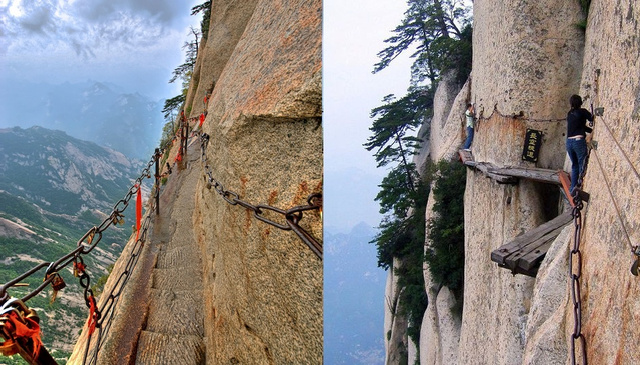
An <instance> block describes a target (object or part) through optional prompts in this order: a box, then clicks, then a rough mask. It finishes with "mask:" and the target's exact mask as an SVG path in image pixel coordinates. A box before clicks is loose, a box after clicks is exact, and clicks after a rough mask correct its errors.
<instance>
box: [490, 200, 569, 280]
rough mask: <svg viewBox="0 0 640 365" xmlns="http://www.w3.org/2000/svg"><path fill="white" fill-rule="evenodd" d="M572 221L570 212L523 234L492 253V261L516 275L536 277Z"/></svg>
mask: <svg viewBox="0 0 640 365" xmlns="http://www.w3.org/2000/svg"><path fill="white" fill-rule="evenodd" d="M572 219H573V216H572V215H571V212H570V211H568V212H565V213H563V214H561V215H559V216H557V217H556V218H554V219H552V220H550V221H548V222H546V223H543V224H541V225H540V226H538V227H536V228H534V229H532V230H530V231H528V232H525V233H524V234H521V235H520V236H518V237H516V238H514V239H513V240H512V241H511V242H509V243H507V244H505V245H503V246H501V247H499V248H498V249H496V250H494V251H493V252H491V261H493V262H496V263H497V264H498V265H499V266H500V267H505V268H508V269H510V270H511V271H512V272H513V273H514V274H518V273H520V274H525V275H529V276H535V275H536V274H537V271H538V266H539V264H540V262H541V261H542V259H543V258H544V256H545V255H546V254H547V250H548V249H549V247H550V246H551V243H553V240H555V238H556V237H557V236H558V235H559V234H560V232H561V231H562V229H563V228H564V227H565V226H566V225H567V224H569V223H570V222H571V220H572Z"/></svg>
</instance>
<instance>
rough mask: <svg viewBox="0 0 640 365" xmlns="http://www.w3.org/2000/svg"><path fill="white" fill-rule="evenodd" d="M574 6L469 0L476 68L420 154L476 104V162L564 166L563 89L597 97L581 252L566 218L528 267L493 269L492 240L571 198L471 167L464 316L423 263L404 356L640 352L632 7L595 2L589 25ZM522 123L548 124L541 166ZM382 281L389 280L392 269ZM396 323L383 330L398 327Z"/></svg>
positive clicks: (633, 359)
mask: <svg viewBox="0 0 640 365" xmlns="http://www.w3.org/2000/svg"><path fill="white" fill-rule="evenodd" d="M583 15H584V14H583V13H582V9H581V7H580V4H579V2H578V1H574V2H562V3H560V2H555V1H535V2H534V1H529V0H518V1H512V2H504V1H482V2H479V1H478V2H475V3H474V36H473V42H474V43H473V46H474V47H473V49H474V55H473V56H474V57H473V60H474V61H473V71H472V77H471V79H470V81H469V85H468V87H463V89H462V90H461V91H460V92H459V93H458V95H457V96H456V98H460V99H461V101H460V103H458V102H455V103H454V104H453V106H445V107H444V108H443V109H442V110H441V111H439V112H436V113H434V114H436V115H438V114H440V115H445V116H447V115H448V117H447V119H446V123H444V124H443V120H438V121H434V122H432V123H431V124H430V126H429V128H431V133H430V136H431V139H430V141H429V147H430V151H431V152H430V153H431V155H430V156H429V158H430V159H432V160H439V159H440V158H447V159H450V158H452V157H454V158H455V148H454V149H453V150H452V149H450V148H447V146H448V145H449V143H448V142H447V138H443V137H446V136H455V140H456V141H457V143H455V145H456V146H459V145H460V144H461V143H462V137H463V134H464V133H463V132H464V130H463V127H464V126H463V124H462V122H461V120H460V116H461V115H463V113H464V110H465V102H472V103H475V104H476V111H477V112H478V114H479V117H480V120H479V121H478V123H477V125H476V135H475V138H474V141H473V144H472V154H473V157H474V158H475V161H478V162H490V163H493V164H495V165H498V166H518V167H521V168H529V167H539V168H545V169H551V170H558V169H564V170H565V171H568V170H570V168H569V165H570V164H569V163H568V159H567V158H566V152H565V139H566V121H565V120H564V117H565V116H566V113H567V111H568V110H569V103H568V100H569V97H570V95H571V94H580V95H582V96H583V98H584V99H585V106H587V108H588V106H589V104H593V107H594V108H599V107H602V108H604V115H603V116H601V117H596V122H595V130H594V139H595V140H597V141H598V142H599V144H598V148H597V149H596V150H592V151H591V155H590V156H591V158H590V162H589V165H588V169H587V174H586V177H585V181H584V189H585V191H586V192H588V193H589V194H590V198H589V201H588V203H586V204H585V205H584V208H583V209H582V221H581V224H580V225H579V226H580V227H581V228H582V231H581V235H580V236H578V237H580V238H581V241H580V242H579V245H578V247H579V249H580V254H578V255H579V257H575V256H576V255H571V254H570V249H574V248H575V247H576V246H575V242H574V237H575V235H574V229H575V227H574V225H569V226H567V227H566V228H565V229H564V230H563V231H562V233H561V234H560V235H558V237H557V238H556V239H555V241H554V242H553V244H552V245H551V247H549V251H548V252H547V254H546V256H545V258H544V260H543V262H542V264H541V266H540V269H539V271H538V273H537V275H536V277H535V278H532V277H528V276H523V275H513V274H512V273H511V272H510V271H508V270H505V269H503V268H499V267H497V265H496V264H495V263H494V262H492V261H491V259H490V257H491V252H492V251H493V250H495V249H497V248H499V247H500V246H502V245H504V244H506V243H507V242H510V241H511V240H513V238H514V237H516V236H518V235H520V234H522V233H523V232H526V231H528V230H530V229H533V228H535V227H537V226H538V225H540V224H541V223H544V222H546V221H548V220H549V219H550V218H552V217H553V214H550V212H554V211H557V212H562V211H563V209H567V208H566V203H563V202H562V201H559V200H558V199H556V198H554V196H555V195H554V194H555V193H554V194H551V189H550V188H548V186H545V184H541V183H538V182H532V181H527V180H524V179H520V180H519V181H518V182H517V183H514V184H498V183H496V182H495V181H493V180H491V179H488V178H487V177H486V176H485V175H484V174H483V173H481V172H478V171H476V170H473V169H469V170H468V171H467V180H466V181H467V183H466V192H465V196H464V200H465V209H464V210H465V220H464V228H465V275H464V278H465V283H464V285H465V288H464V298H463V303H464V307H463V313H462V318H461V319H456V318H455V317H452V316H451V308H452V307H453V306H455V305H456V301H455V299H454V298H452V297H451V295H450V290H449V289H448V288H446V287H442V286H441V285H439V283H437V282H434V280H433V278H431V275H430V273H429V270H426V268H425V270H424V273H425V275H424V276H425V291H426V293H427V295H428V296H429V307H428V308H427V311H426V312H425V314H424V317H423V321H422V331H421V335H420V343H419V344H417V346H419V357H418V356H417V351H416V350H417V349H416V348H415V347H414V348H413V349H412V348H411V346H412V345H414V344H413V343H412V342H411V341H409V342H410V343H409V344H408V345H409V359H408V361H409V363H412V362H413V361H414V360H416V361H418V362H419V363H420V364H423V365H424V364H451V363H460V364H509V365H511V364H563V363H572V360H573V358H575V359H576V363H582V361H583V359H582V357H583V356H582V351H583V350H584V353H585V354H586V361H588V362H589V363H592V364H633V363H638V361H640V358H639V357H638V353H637V351H634V348H635V343H637V341H638V338H639V336H640V332H639V331H637V329H636V328H635V327H633V326H630V325H629V323H635V322H637V321H638V319H640V308H639V307H638V305H637V300H636V298H637V297H638V295H639V294H640V293H639V289H638V285H637V283H638V281H637V280H638V278H637V277H636V276H633V275H632V274H631V272H630V271H629V268H630V267H631V264H632V263H633V262H634V261H635V260H637V259H638V256H637V254H633V253H630V251H631V249H632V248H633V246H634V245H635V244H636V242H637V239H636V233H635V232H636V230H634V229H633V228H634V227H636V226H637V225H638V223H639V222H638V217H640V215H639V214H638V212H640V208H639V204H638V199H637V191H638V189H639V186H640V179H638V175H637V173H634V172H635V170H637V168H636V166H637V165H638V160H639V159H640V157H639V156H640V155H639V154H638V149H637V142H638V138H639V137H638V134H637V133H634V132H635V131H636V130H637V125H638V118H639V114H638V113H637V111H638V105H637V104H638V100H639V99H638V95H639V94H638V90H640V86H639V85H640V78H639V77H638V75H639V73H638V67H639V62H638V54H639V51H640V50H639V45H638V42H636V41H635V40H637V38H638V36H639V33H638V27H637V24H638V21H639V19H640V6H638V4H636V3H633V2H631V3H630V2H610V1H600V0H593V1H591V2H590V7H589V14H588V18H587V22H586V24H587V26H586V33H583V32H582V30H581V29H580V28H578V27H577V26H576V24H578V23H579V22H580V21H581V19H582V17H583ZM497 40H499V41H497ZM440 87H441V88H442V89H446V88H447V86H446V85H440ZM454 94H455V92H454V93H452V94H450V95H449V96H448V97H447V98H446V100H451V97H452V96H454ZM456 100H457V99H456ZM443 104H445V103H443ZM452 117H453V118H452ZM527 128H530V129H535V130H540V131H542V133H543V139H542V145H541V150H540V158H539V160H538V162H537V163H532V162H525V161H523V160H522V158H521V154H522V149H523V144H524V135H525V131H526V129H527ZM444 131H448V132H447V133H443V132H444ZM427 154H428V153H423V154H422V156H423V157H424V156H426V155H427ZM418 165H420V161H418ZM554 188H555V187H554ZM555 189H556V190H557V188H555ZM433 203H434V202H433V199H432V198H431V197H430V199H429V203H428V205H427V216H426V219H429V218H430V217H431V216H432V215H433V212H431V208H430V206H433ZM429 245H430V242H429V241H428V240H427V242H425V247H428V246H429ZM570 262H572V263H573V264H572V265H571V266H570ZM571 267H572V268H573V271H571V273H572V274H573V275H577V280H576V282H574V283H572V282H571V278H570V274H569V273H570V268H571ZM576 270H581V271H576ZM577 273H579V275H578V274H577ZM389 281H390V282H394V275H393V273H390V275H389ZM574 285H575V286H574ZM572 288H573V289H572ZM387 295H388V296H389V297H390V298H392V299H394V298H397V289H396V288H393V287H390V289H389V290H388V291H387ZM573 298H575V304H574V301H573ZM576 314H577V316H576ZM403 326H405V328H406V324H403V323H397V324H396V325H394V326H392V327H390V329H391V330H393V331H395V332H394V333H398V334H399V336H398V337H402V336H401V335H402V332H403ZM575 329H577V330H581V332H580V334H574V330H575ZM487 334H489V335H487ZM581 336H584V342H582V340H581V339H582V337H581ZM404 341H405V342H406V341H407V338H406V334H405V336H404ZM574 347H575V352H574V351H573V350H572V349H573V348H574ZM387 350H388V359H398V357H397V356H395V357H394V356H391V355H394V354H395V355H397V353H394V351H395V349H394V348H392V347H391V346H389V347H388V348H387ZM405 359H406V357H405ZM397 361H398V360H395V361H388V363H398V362H397Z"/></svg>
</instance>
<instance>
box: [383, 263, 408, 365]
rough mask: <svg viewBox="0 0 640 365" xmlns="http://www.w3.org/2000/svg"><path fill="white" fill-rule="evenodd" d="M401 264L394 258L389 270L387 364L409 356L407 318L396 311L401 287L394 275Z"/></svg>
mask: <svg viewBox="0 0 640 365" xmlns="http://www.w3.org/2000/svg"><path fill="white" fill-rule="evenodd" d="M398 265H401V263H400V262H398V260H397V259H396V258H394V259H393V268H392V269H391V270H389V274H388V276H387V285H386V288H385V298H384V300H385V307H384V345H385V349H386V358H385V360H384V363H385V365H395V364H402V363H403V361H404V360H406V358H407V355H408V353H407V351H408V346H409V342H410V340H409V339H408V336H407V319H406V318H405V317H404V316H403V315H401V314H399V313H396V308H398V306H399V305H400V304H399V303H400V294H401V289H402V288H400V287H398V278H397V276H395V275H394V272H395V268H397V267H398Z"/></svg>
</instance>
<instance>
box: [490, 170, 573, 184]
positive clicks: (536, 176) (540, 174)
mask: <svg viewBox="0 0 640 365" xmlns="http://www.w3.org/2000/svg"><path fill="white" fill-rule="evenodd" d="M490 172H493V173H496V174H500V175H509V176H514V177H518V178H522V179H528V180H533V181H538V182H542V183H547V184H557V185H560V179H559V177H558V171H556V170H548V169H538V168H526V167H515V166H510V167H498V168H493V169H491V170H490Z"/></svg>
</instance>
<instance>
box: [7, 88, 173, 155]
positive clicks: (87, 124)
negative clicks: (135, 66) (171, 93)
mask: <svg viewBox="0 0 640 365" xmlns="http://www.w3.org/2000/svg"><path fill="white" fill-rule="evenodd" d="M10 84H11V87H7V88H0V97H1V98H3V100H4V101H3V103H2V104H1V105H0V115H2V117H1V118H0V127H12V126H15V125H18V126H20V127H31V126H34V125H35V126H43V127H46V128H50V129H58V130H63V131H65V132H66V133H67V134H69V135H70V136H73V137H75V138H79V139H82V140H87V141H92V142H95V143H97V144H100V145H102V146H105V147H109V148H112V149H114V150H117V151H119V152H121V153H123V154H125V155H127V156H129V157H130V158H139V159H146V158H147V157H148V156H149V155H150V154H151V153H152V152H153V148H154V147H155V146H156V143H157V141H158V140H159V139H160V135H161V131H162V125H163V124H164V121H163V119H162V113H161V110H162V107H163V102H162V101H160V100H151V99H149V98H148V97H146V96H143V95H140V94H139V93H129V92H126V91H124V90H122V89H121V88H120V87H119V86H117V85H114V84H110V83H106V82H98V81H86V82H82V83H69V82H66V83H63V84H59V85H49V84H43V83H31V82H23V81H21V82H17V81H16V82H10Z"/></svg>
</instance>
